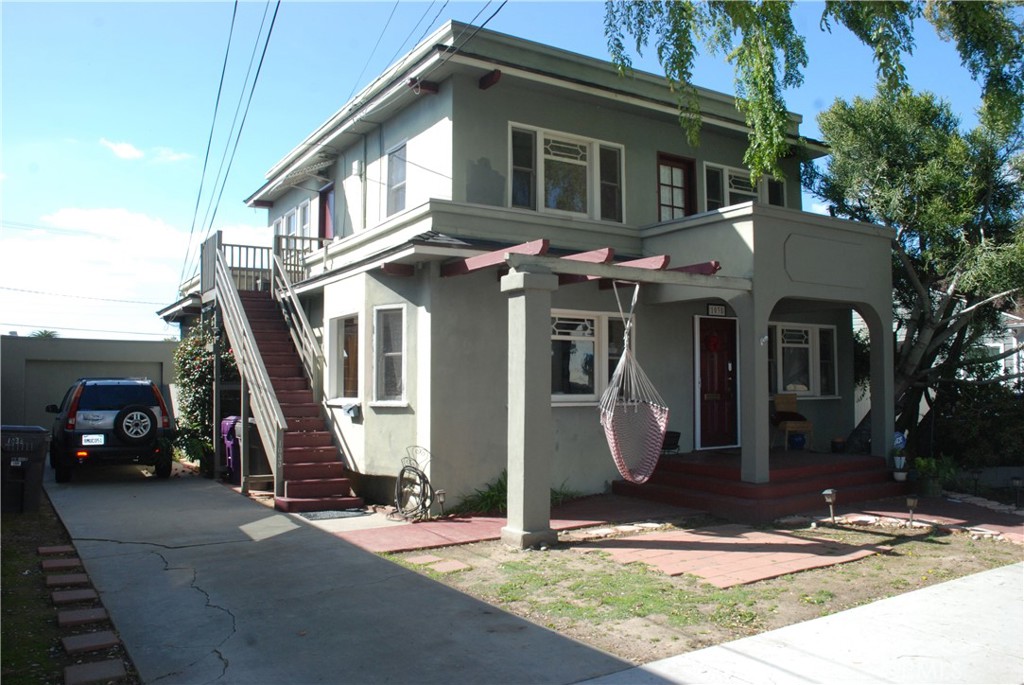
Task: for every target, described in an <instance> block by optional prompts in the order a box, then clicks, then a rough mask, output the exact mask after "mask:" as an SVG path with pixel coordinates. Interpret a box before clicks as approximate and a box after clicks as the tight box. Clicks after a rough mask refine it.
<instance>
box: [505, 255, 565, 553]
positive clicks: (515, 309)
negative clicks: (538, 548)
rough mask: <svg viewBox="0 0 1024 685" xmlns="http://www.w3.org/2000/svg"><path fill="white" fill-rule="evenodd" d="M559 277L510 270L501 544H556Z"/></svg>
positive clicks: (522, 547) (506, 286)
mask: <svg viewBox="0 0 1024 685" xmlns="http://www.w3.org/2000/svg"><path fill="white" fill-rule="evenodd" d="M557 288H558V276H556V275H554V274H551V273H538V272H528V271H516V270H512V271H511V272H510V273H509V274H508V275H507V276H504V277H503V278H502V279H501V291H502V292H504V293H508V521H507V522H506V525H505V527H504V528H502V529H501V539H502V541H503V542H504V543H505V544H508V545H512V546H514V547H518V548H520V549H525V548H527V547H532V546H534V545H536V544H539V543H543V542H555V541H556V540H557V539H558V536H557V534H556V533H555V532H554V531H553V530H551V495H550V490H551V459H552V457H553V454H554V427H553V421H552V417H551V333H550V331H551V293H552V291H554V290H556V289H557Z"/></svg>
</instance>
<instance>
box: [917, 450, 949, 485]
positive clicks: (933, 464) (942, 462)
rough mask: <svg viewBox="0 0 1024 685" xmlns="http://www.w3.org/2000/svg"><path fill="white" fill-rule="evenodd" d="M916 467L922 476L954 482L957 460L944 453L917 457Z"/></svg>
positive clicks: (941, 481) (942, 481)
mask: <svg viewBox="0 0 1024 685" xmlns="http://www.w3.org/2000/svg"><path fill="white" fill-rule="evenodd" d="M914 468H915V469H916V470H917V475H918V476H920V477H921V478H934V479H935V480H937V481H939V482H940V483H949V482H952V481H953V479H954V478H956V473H957V465H956V462H955V461H953V460H952V459H951V458H950V457H948V456H946V455H944V454H940V455H939V456H937V457H916V458H915V459H914Z"/></svg>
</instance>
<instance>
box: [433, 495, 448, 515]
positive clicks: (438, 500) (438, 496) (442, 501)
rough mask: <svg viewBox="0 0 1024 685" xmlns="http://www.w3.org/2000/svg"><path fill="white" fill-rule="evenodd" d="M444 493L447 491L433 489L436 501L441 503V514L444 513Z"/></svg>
mask: <svg viewBox="0 0 1024 685" xmlns="http://www.w3.org/2000/svg"><path fill="white" fill-rule="evenodd" d="M445 494H447V493H445V491H444V490H434V496H435V497H437V503H438V504H440V505H441V516H444V515H445V514H444V497H445Z"/></svg>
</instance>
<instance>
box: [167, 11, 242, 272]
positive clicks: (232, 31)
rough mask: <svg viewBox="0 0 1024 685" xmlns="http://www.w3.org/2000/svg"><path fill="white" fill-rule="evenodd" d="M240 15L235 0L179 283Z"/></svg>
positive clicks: (187, 255)
mask: <svg viewBox="0 0 1024 685" xmlns="http://www.w3.org/2000/svg"><path fill="white" fill-rule="evenodd" d="M237 16H238V0H235V7H234V9H233V10H232V11H231V27H230V28H229V29H228V44H227V46H226V47H225V48H224V63H223V64H222V65H221V68H220V83H219V84H218V85H217V99H216V101H215V102H214V104H213V119H212V120H211V121H210V135H209V137H208V138H207V139H206V156H205V157H204V158H203V172H202V174H201V175H200V176H199V192H197V193H196V206H195V209H193V210H192V226H191V228H189V230H188V243H186V246H185V259H184V261H182V263H181V274H180V275H179V276H178V283H181V282H182V281H183V280H185V269H187V268H188V263H189V254H190V253H191V252H192V235H193V234H194V233H195V230H196V219H198V218H199V202H200V200H201V199H202V197H203V185H204V183H205V182H206V165H207V163H208V162H209V161H210V149H211V148H212V147H213V131H214V129H215V128H216V125H217V112H218V111H219V110H220V96H221V93H223V91H224V76H225V75H226V74H227V70H228V55H229V54H231V39H232V37H233V36H234V34H235V18H236V17H237Z"/></svg>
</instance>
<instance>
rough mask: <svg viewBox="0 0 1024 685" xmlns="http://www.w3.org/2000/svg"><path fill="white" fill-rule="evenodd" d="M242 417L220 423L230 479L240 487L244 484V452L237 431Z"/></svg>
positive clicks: (230, 417) (231, 418)
mask: <svg viewBox="0 0 1024 685" xmlns="http://www.w3.org/2000/svg"><path fill="white" fill-rule="evenodd" d="M239 421H241V417H238V416H227V417H225V418H224V419H223V420H222V421H221V422H220V437H221V439H222V440H224V458H225V462H226V463H227V467H228V479H229V480H230V481H231V482H232V483H234V484H235V485H238V484H239V483H241V482H242V450H241V445H240V443H239V437H240V436H239V435H238V432H237V430H236V427H237V425H238V422H239Z"/></svg>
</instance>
